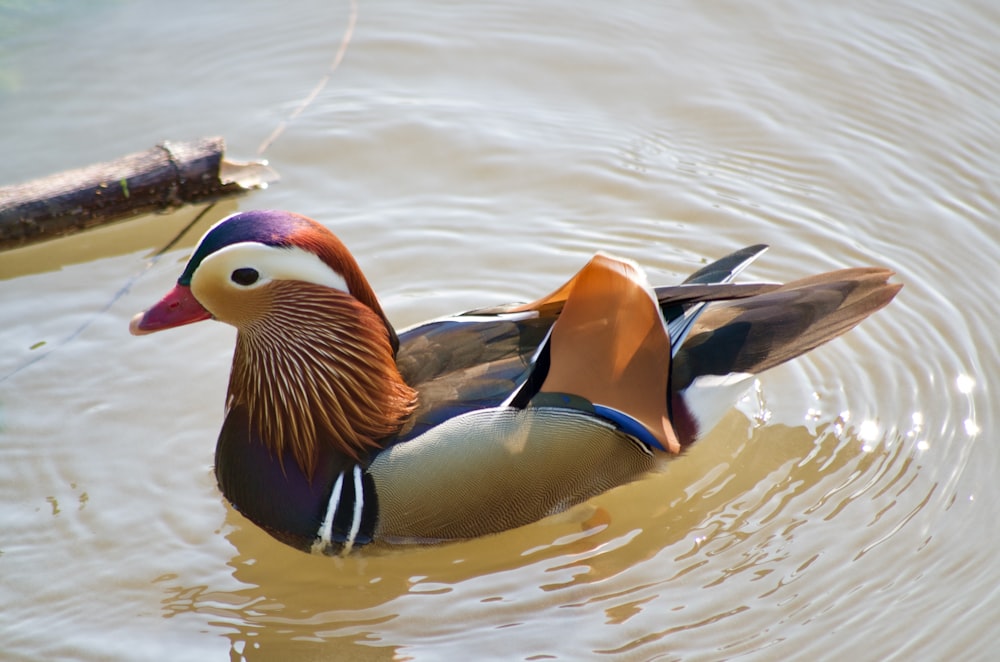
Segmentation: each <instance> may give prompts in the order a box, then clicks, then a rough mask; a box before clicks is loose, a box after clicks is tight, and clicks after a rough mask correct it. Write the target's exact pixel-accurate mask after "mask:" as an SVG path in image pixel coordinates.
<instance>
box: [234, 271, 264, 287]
mask: <svg viewBox="0 0 1000 662" xmlns="http://www.w3.org/2000/svg"><path fill="white" fill-rule="evenodd" d="M229 278H230V279H232V281H233V282H234V283H236V284H237V285H244V286H247V285H253V284H254V283H256V282H257V279H259V278H260V274H259V273H257V270H256V269H252V268H250V267H243V268H241V269H237V270H235V271H234V272H233V273H232V274H230V276H229Z"/></svg>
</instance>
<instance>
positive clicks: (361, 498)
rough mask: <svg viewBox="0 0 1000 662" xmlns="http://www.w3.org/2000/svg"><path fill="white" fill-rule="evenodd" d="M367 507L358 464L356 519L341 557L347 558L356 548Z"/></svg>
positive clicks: (355, 491) (355, 480) (355, 470)
mask: <svg viewBox="0 0 1000 662" xmlns="http://www.w3.org/2000/svg"><path fill="white" fill-rule="evenodd" d="M364 507H365V491H364V488H363V486H362V485H361V467H360V466H359V465H357V464H355V465H354V517H353V518H351V533H350V534H349V535H348V536H347V541H346V542H344V549H343V551H341V553H340V554H341V556H347V555H348V554H349V553H350V552H351V547H353V546H354V539H355V538H357V537H358V531H359V530H360V529H361V511H362V510H363V509H364Z"/></svg>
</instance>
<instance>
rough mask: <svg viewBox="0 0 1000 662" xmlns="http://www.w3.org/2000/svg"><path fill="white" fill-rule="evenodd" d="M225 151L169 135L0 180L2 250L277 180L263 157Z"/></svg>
mask: <svg viewBox="0 0 1000 662" xmlns="http://www.w3.org/2000/svg"><path fill="white" fill-rule="evenodd" d="M224 149H225V142H224V141H223V139H222V138H203V139H201V140H198V141H194V142H166V141H165V142H162V143H160V144H159V145H157V146H156V147H153V148H152V149H149V150H147V151H145V152H138V153H135V154H129V155H128V156H123V157H121V158H119V159H116V160H114V161H109V162H106V163H97V164H94V165H91V166H87V167H85V168H79V169H77V170H68V171H66V172H61V173H58V174H55V175H51V176H49V177H43V178H41V179H36V180H33V181H30V182H26V183H23V184H14V185H12V186H0V250H2V249H8V248H16V247H18V246H23V245H26V244H29V243H32V242H36V241H42V240H45V239H51V238H54V237H60V236H64V235H67V234H70V233H73V232H79V231H80V230H85V229H87V228H91V227H95V226H98V225H104V224H106V223H110V222H112V221H118V220H122V219H125V218H128V217H130V216H137V215H139V214H146V213H149V212H157V211H169V210H171V209H175V208H177V207H180V206H183V205H186V204H191V203H197V202H207V201H210V200H214V199H217V198H220V197H224V196H230V195H236V194H239V193H244V192H246V191H249V190H251V189H254V188H261V187H264V186H266V185H267V184H268V183H269V182H273V181H275V180H277V179H278V176H277V173H275V172H274V171H273V170H271V169H270V168H269V167H268V166H267V164H266V163H265V162H250V163H235V162H231V161H227V160H226V159H224V158H223V151H224Z"/></svg>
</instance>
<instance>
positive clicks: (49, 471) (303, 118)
mask: <svg viewBox="0 0 1000 662" xmlns="http://www.w3.org/2000/svg"><path fill="white" fill-rule="evenodd" d="M348 16H349V6H348V4H346V3H328V2H318V1H309V0H304V1H302V2H296V3H290V4H289V3H283V4H280V5H275V4H273V3H266V2H260V1H257V2H241V3H236V2H231V1H226V2H216V3H211V4H208V5H206V4H205V3H195V2H190V1H185V2H175V3H156V2H152V1H150V0H133V1H131V2H120V1H111V0H104V1H99V2H90V3H73V2H66V1H57V0H52V1H45V2H36V3H19V2H11V1H9V0H8V1H6V2H4V1H2V0H0V125H2V126H4V127H5V128H6V130H5V131H3V132H0V151H2V154H3V159H2V161H0V183H14V182H18V181H22V180H24V179H27V178H30V177H34V176H41V175H45V174H49V173H51V172H55V171H58V170H60V169H62V168H66V167H75V166H82V165H86V164H88V163H92V162H95V161H99V160H104V159H110V158H114V157H116V156H119V155H122V154H125V153H128V152H133V151H139V150H143V149H146V148H148V147H150V146H151V145H153V144H155V143H156V142H158V141H160V140H162V139H172V140H185V139H194V138H197V137H199V136H203V135H223V136H224V137H225V138H226V140H227V143H228V145H229V154H230V155H231V156H233V157H234V158H252V157H254V156H255V154H256V152H257V149H258V146H259V145H260V144H261V142H262V141H263V140H264V139H265V138H266V137H267V136H268V135H269V134H270V133H271V131H272V130H273V129H274V128H275V126H276V125H277V124H278V123H279V122H281V121H282V120H283V119H284V118H287V117H288V116H289V114H290V113H292V112H293V111H294V109H295V108H296V107H297V105H298V104H299V101H300V100H301V99H302V98H304V97H305V96H306V95H307V94H308V92H309V91H310V90H311V89H312V88H313V86H314V85H315V84H316V83H317V81H318V80H320V78H321V77H322V76H323V75H324V73H325V72H326V70H327V67H328V65H329V63H330V61H331V59H332V58H333V55H334V53H335V51H336V49H337V46H338V43H339V40H340V38H341V35H342V33H343V30H344V29H345V26H346V25H347V23H348ZM998 30H1000V12H997V10H996V9H995V8H993V7H992V6H991V5H990V4H989V3H982V2H973V1H971V0H963V1H962V2H949V3H944V2H934V1H933V0H924V1H922V2H912V3H896V2H892V3H867V2H860V1H853V2H843V3H836V4H834V3H827V6H815V4H814V5H811V6H806V5H803V4H802V3H793V2H743V3H697V2H673V3H649V2H623V3H614V4H608V3H578V2H577V3H573V2H560V1H559V0H550V1H547V2H534V3H526V2H521V3H505V4H504V5H503V6H501V7H492V6H481V5H477V4H460V3H458V4H456V3H448V2H429V1H422V2H394V1H388V0H387V1H384V2H378V3H361V6H360V8H359V15H358V23H357V28H356V31H355V33H354V36H353V39H352V41H351V44H350V48H349V50H348V53H347V57H346V58H345V60H344V62H343V64H342V65H341V67H340V68H339V69H338V70H337V71H336V72H335V73H334V75H333V77H332V78H331V80H330V82H329V84H328V85H327V86H326V87H325V88H324V89H323V90H322V91H321V93H320V94H319V96H318V97H317V98H316V99H315V101H314V102H313V103H312V104H311V105H310V106H309V107H308V109H307V110H306V111H305V112H304V113H302V114H301V115H300V116H298V117H297V118H296V119H295V120H294V121H293V122H291V123H290V124H289V125H288V129H287V130H286V131H285V133H284V134H282V135H281V136H280V137H279V138H278V139H277V140H276V141H275V142H274V143H273V144H272V145H271V146H270V147H269V148H268V149H267V150H266V153H265V156H266V157H267V158H268V159H269V160H270V162H271V164H272V165H273V166H274V167H275V168H276V169H277V170H278V171H280V172H281V174H282V175H283V180H282V182H281V183H280V184H278V185H276V186H273V187H271V188H269V189H268V190H266V191H262V192H258V193H255V194H253V195H251V196H248V197H245V198H242V199H240V200H237V201H230V202H227V203H224V204H220V205H218V206H217V207H215V208H213V209H212V210H210V212H209V213H208V214H207V215H206V217H205V218H203V219H202V220H201V221H200V222H199V224H198V225H197V226H196V227H195V228H194V229H193V230H191V231H190V232H189V233H188V234H186V235H185V237H184V239H183V240H182V241H181V242H180V243H179V244H178V245H177V246H176V247H174V248H173V249H171V250H169V251H168V252H166V254H165V255H163V257H162V258H160V259H158V260H155V262H151V258H152V257H153V256H154V255H156V254H157V253H158V252H159V251H160V250H161V249H162V248H163V247H164V246H165V245H167V244H168V243H169V242H170V241H171V240H172V238H173V237H174V236H175V235H176V234H177V233H178V232H180V231H181V229H182V228H184V227H185V225H186V224H187V223H189V222H190V221H191V220H192V219H194V218H195V216H196V214H197V213H198V212H199V211H200V209H197V208H194V209H185V210H182V211H180V212H178V213H176V214H172V215H167V216H155V217H148V218H143V219H139V220H136V221H130V222H128V223H125V224H121V225H118V226H114V227H111V228H107V229H102V230H99V231H94V232H90V233H87V234H84V235H80V236H77V237H73V238H69V239H63V240H57V241H54V242H50V243H47V244H44V245H40V246H36V247H31V248H26V249H22V250H18V251H13V252H7V253H3V254H0V278H2V280H0V348H2V351H0V380H2V381H0V602H2V604H3V605H4V608H3V610H0V650H2V651H3V654H4V655H3V657H5V658H9V659H60V658H62V659H86V660H97V659H121V660H126V659H127V660H132V659H172V660H183V659H191V660H212V659H226V658H227V657H229V658H231V659H248V660H258V659H261V660H266V659H391V658H392V657H393V656H397V657H398V658H401V659H417V660H438V659H469V658H480V659H483V658H495V659H565V660H577V659H594V658H602V657H606V658H610V659H637V660H646V659H664V660H666V659H720V658H748V659H789V658H793V657H799V658H802V659H824V658H825V659H845V658H848V657H849V656H850V657H853V658H854V659H872V660H874V659H885V658H889V657H893V656H895V657H896V658H897V659H914V658H920V659H987V656H988V651H989V650H990V649H991V647H992V641H993V638H994V634H995V622H996V619H997V617H998V616H1000V608H998V606H997V605H998V604H1000V596H998V595H997V593H998V589H997V586H998V585H1000V564H998V563H997V561H996V560H995V549H996V546H997V543H998V542H1000V540H998V534H997V527H996V524H995V522H996V515H995V514H996V512H997V508H998V504H1000V483H998V482H997V481H996V480H995V476H996V472H997V470H998V469H1000V451H998V449H997V445H996V443H995V440H996V437H997V432H998V427H997V423H996V421H995V417H994V416H993V415H992V414H993V409H994V407H993V406H991V405H992V403H993V402H994V400H993V399H992V398H993V397H995V392H996V388H997V387H996V384H995V379H996V377H995V376H996V375H997V374H1000V359H998V358H997V353H996V340H995V337H994V336H995V333H994V329H995V325H996V324H995V323H996V314H995V297H994V296H993V294H992V286H993V284H994V283H995V282H996V281H997V277H998V276H1000V274H998V269H997V262H998V257H1000V241H998V233H997V231H996V225H995V223H996V221H995V219H996V217H997V211H998V209H997V208H998V191H997V185H996V179H997V178H996V173H997V165H998V164H997V157H996V155H997V154H1000V110H998V106H997V103H996V99H998V98H1000V72H998V70H997V68H996V66H995V62H996V56H997V47H996V34H997V33H998ZM254 207H278V208H287V209H292V210H295V211H298V212H301V213H305V214H307V215H310V216H312V217H314V218H317V219H319V220H321V221H323V222H324V223H326V224H327V225H329V226H330V227H331V228H333V229H334V230H335V231H336V232H337V233H338V234H340V235H341V237H342V238H343V240H344V241H345V243H347V245H348V246H349V247H350V248H351V249H352V251H353V252H354V253H355V255H356V256H357V258H358V260H359V262H360V263H361V265H362V267H363V268H364V269H365V271H366V273H367V274H368V276H369V278H370V279H371V281H372V282H373V284H374V286H375V287H376V289H377V290H378V292H379V293H380V295H381V297H382V300H383V303H384V305H385V306H386V308H387V310H388V313H389V315H390V317H391V318H392V319H393V320H394V321H395V322H396V323H397V324H398V325H399V326H405V325H408V324H411V323H415V322H418V321H420V320H423V319H427V318H430V317H434V316H437V315H441V314H444V313H448V312H453V311H457V310H463V309H467V308H472V307H475V306H480V305H487V304H493V303H501V302H505V301H510V300H525V299H531V298H535V297H537V296H538V295H540V294H542V293H544V292H546V291H549V290H550V289H552V288H553V287H555V286H556V285H558V284H559V283H561V282H562V281H563V280H564V279H565V278H566V277H567V276H568V275H569V274H571V273H573V272H575V270H576V269H578V268H579V266H580V265H582V264H583V263H584V262H585V261H586V260H587V258H588V257H589V256H590V255H591V254H592V253H593V252H594V251H596V250H607V251H610V252H613V253H616V254H620V255H623V256H626V257H630V258H633V259H635V260H637V261H639V262H640V263H642V264H643V265H645V266H646V268H647V269H648V271H649V272H650V276H651V279H652V280H653V281H654V282H658V283H659V282H663V283H666V282H673V281H677V280H680V279H681V278H683V277H684V275H686V274H687V273H690V272H691V271H693V270H695V269H697V268H698V267H699V266H700V265H701V264H703V263H704V261H705V260H708V259H711V258H714V257H718V256H720V255H722V254H724V253H726V252H727V251H730V250H733V249H735V248H738V247H741V246H743V245H747V244H751V243H757V242H766V243H769V244H771V245H772V247H773V248H772V249H771V251H770V252H768V253H767V254H766V255H765V256H764V257H763V258H762V259H761V260H760V261H759V262H758V263H757V264H755V265H754V266H753V267H752V268H751V269H750V271H749V273H748V277H750V278H755V279H769V280H788V279H792V278H795V277H799V276H802V275H806V274H809V273H814V272H817V271H821V270H826V269H833V268H840V267H847V266H858V265H868V264H873V265H884V266H888V267H890V268H892V269H894V270H895V271H897V273H898V277H897V278H898V280H899V281H901V282H903V283H905V288H904V290H903V291H902V293H901V295H900V296H899V297H898V299H897V300H896V301H895V302H893V304H892V305H891V306H890V307H889V308H887V309H886V310H885V311H883V312H881V313H879V314H878V315H876V316H875V317H874V318H872V319H871V320H869V321H867V322H865V323H864V324H863V325H861V326H860V327H859V328H858V329H856V330H855V331H853V332H851V333H850V334H849V335H847V336H845V337H844V338H842V339H840V340H837V341H835V342H834V343H831V344H830V345H827V346H825V347H823V348H821V349H819V350H817V351H815V352H813V353H811V354H809V355H808V356H806V357H803V358H802V359H800V360H797V361H795V362H794V363H792V364H789V365H786V366H782V367H780V368H777V369H775V370H773V371H771V372H769V373H766V374H765V375H763V376H761V378H760V379H759V381H758V383H757V384H756V386H755V389H754V390H753V392H752V393H750V394H748V396H747V397H746V398H744V399H743V400H742V401H741V402H740V403H738V406H737V407H736V408H734V410H733V412H731V413H730V414H729V415H727V417H726V418H725V419H724V421H723V422H722V423H721V424H720V426H719V427H718V428H717V429H716V430H715V431H714V432H713V433H712V434H711V435H710V436H709V437H708V438H707V439H705V440H704V441H703V442H701V444H700V445H699V446H698V447H697V448H695V449H693V450H692V451H691V452H690V453H689V454H688V455H686V456H685V457H683V458H682V459H679V460H677V461H675V462H673V463H672V464H671V465H670V467H669V468H668V470H667V471H666V472H665V473H663V474H662V475H656V476H652V477H650V478H648V479H645V480H643V481H640V482H638V483H635V484H632V485H628V486H624V487H622V488H619V489H617V490H614V491H612V492H610V493H608V494H605V495H603V496H601V497H599V498H596V499H594V500H593V501H592V502H590V503H588V504H584V505H583V506H580V507H578V508H576V509H574V510H572V511H570V512H569V513H566V514H564V515H560V516H557V517H554V518H551V519H549V520H546V521H543V522H539V523H537V524H535V525H531V526H528V527H524V528H522V529H518V530H516V531H511V532H508V533H505V534H502V535H499V536H495V537H491V538H487V539H481V540H474V541H469V542H463V543H456V544H450V545H443V546H439V547H431V548H423V549H409V550H393V551H388V552H383V553H380V554H374V555H371V554H366V555H360V556H357V557H351V558H347V559H326V558H313V557H310V556H307V555H304V554H301V553H299V552H296V551H294V550H291V549H288V548H285V547H283V546H282V545H280V544H279V543H277V542H275V541H273V540H272V539H270V538H269V537H268V536H267V535H266V534H264V533H262V532H261V531H259V530H258V529H256V528H255V527H253V526H252V525H250V524H249V523H248V522H247V521H246V520H244V519H243V518H242V517H241V516H239V515H238V514H236V513H235V512H233V511H232V510H231V509H230V508H228V506H227V505H226V504H225V502H224V500H223V499H222V497H221V496H220V494H219V493H218V490H217V488H216V486H215V481H214V477H213V474H212V468H211V463H212V453H213V447H214V439H215V435H216V432H217V429H218V426H219V424H220V422H221V414H222V406H223V395H224V391H225V384H226V378H227V375H228V368H229V360H230V356H231V348H232V341H233V337H234V333H233V332H232V331H231V330H230V329H228V328H225V327H223V326H222V325H215V324H201V325H196V326H193V327H187V328H185V329H183V330H177V331H173V332H170V333H163V334H157V335H155V336H151V337H147V338H140V339H136V338H132V337H130V336H129V335H128V332H127V322H128V319H129V318H130V317H131V316H132V315H133V314H134V313H135V312H136V311H138V310H140V309H142V308H144V307H146V306H148V305H149V304H150V303H151V302H153V301H155V300H156V299H157V298H158V297H159V296H160V295H162V294H163V293H164V292H165V291H166V290H167V289H168V288H169V287H170V285H171V283H172V282H173V281H174V279H175V278H176V277H177V274H178V273H179V271H180V269H181V267H182V265H183V263H184V261H185V259H186V257H187V255H188V253H189V252H190V249H191V246H192V245H193V243H194V241H196V239H197V237H198V236H199V235H200V234H201V232H202V231H203V230H204V229H205V228H207V226H208V225H209V224H210V223H211V222H214V220H217V219H218V218H221V217H222V216H224V215H226V214H228V213H231V212H232V211H234V210H236V209H248V208H254ZM991 391H992V393H991ZM991 396H992V397H991Z"/></svg>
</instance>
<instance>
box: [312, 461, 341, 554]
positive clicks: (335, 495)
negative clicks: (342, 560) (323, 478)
mask: <svg viewBox="0 0 1000 662" xmlns="http://www.w3.org/2000/svg"><path fill="white" fill-rule="evenodd" d="M343 488H344V472H343V471H342V472H340V475H338V476H337V480H336V482H335V483H334V484H333V491H332V492H331V493H330V502H329V503H328V504H327V505H326V515H324V516H323V524H322V525H321V526H320V527H319V531H318V532H317V536H316V541H315V542H314V543H313V546H312V553H313V554H323V553H324V552H326V550H327V549H328V548H329V547H330V537H331V536H332V535H333V518H334V516H335V515H336V514H337V506H338V505H340V492H341V491H342V490H343Z"/></svg>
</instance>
